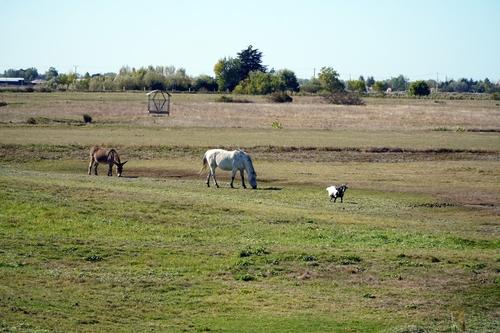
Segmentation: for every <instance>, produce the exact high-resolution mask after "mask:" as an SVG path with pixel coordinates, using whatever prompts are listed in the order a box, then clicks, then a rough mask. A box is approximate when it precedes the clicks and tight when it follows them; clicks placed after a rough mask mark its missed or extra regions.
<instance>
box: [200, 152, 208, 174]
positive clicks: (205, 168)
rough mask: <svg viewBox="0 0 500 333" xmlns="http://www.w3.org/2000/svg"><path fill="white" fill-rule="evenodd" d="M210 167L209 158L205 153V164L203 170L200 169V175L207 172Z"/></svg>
mask: <svg viewBox="0 0 500 333" xmlns="http://www.w3.org/2000/svg"><path fill="white" fill-rule="evenodd" d="M207 168H208V160H207V155H206V154H205V155H203V166H202V167H201V170H200V175H201V174H202V173H203V172H205V171H206V170H207Z"/></svg>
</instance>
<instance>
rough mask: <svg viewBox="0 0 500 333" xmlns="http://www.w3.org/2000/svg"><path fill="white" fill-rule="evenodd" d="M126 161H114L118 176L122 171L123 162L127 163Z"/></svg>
mask: <svg viewBox="0 0 500 333" xmlns="http://www.w3.org/2000/svg"><path fill="white" fill-rule="evenodd" d="M127 162H128V161H125V162H123V163H120V162H115V164H116V173H117V174H118V177H121V176H122V172H123V166H124V165H125V163H127Z"/></svg>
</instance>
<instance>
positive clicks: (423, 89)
mask: <svg viewBox="0 0 500 333" xmlns="http://www.w3.org/2000/svg"><path fill="white" fill-rule="evenodd" d="M409 93H410V95H412V96H427V95H429V94H430V93H431V88H429V85H428V84H427V82H425V81H423V80H419V81H415V82H412V83H411V84H410V89H409Z"/></svg>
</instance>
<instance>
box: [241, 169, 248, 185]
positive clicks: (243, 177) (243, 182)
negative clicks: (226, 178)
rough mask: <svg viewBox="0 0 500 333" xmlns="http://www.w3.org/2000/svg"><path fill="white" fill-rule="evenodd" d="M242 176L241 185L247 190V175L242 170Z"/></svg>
mask: <svg viewBox="0 0 500 333" xmlns="http://www.w3.org/2000/svg"><path fill="white" fill-rule="evenodd" d="M240 176H241V185H242V186H243V188H247V186H246V185H245V173H244V172H243V170H240Z"/></svg>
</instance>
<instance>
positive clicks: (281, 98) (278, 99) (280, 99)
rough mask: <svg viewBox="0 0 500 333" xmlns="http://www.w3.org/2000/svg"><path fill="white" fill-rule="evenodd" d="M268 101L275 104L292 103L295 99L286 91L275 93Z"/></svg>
mask: <svg viewBox="0 0 500 333" xmlns="http://www.w3.org/2000/svg"><path fill="white" fill-rule="evenodd" d="M268 99H269V101H271V102H273V103H291V102H292V101H293V98H292V97H291V96H290V95H288V94H287V93H286V92H284V91H276V92H273V93H272V94H271V95H269V97H268Z"/></svg>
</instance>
